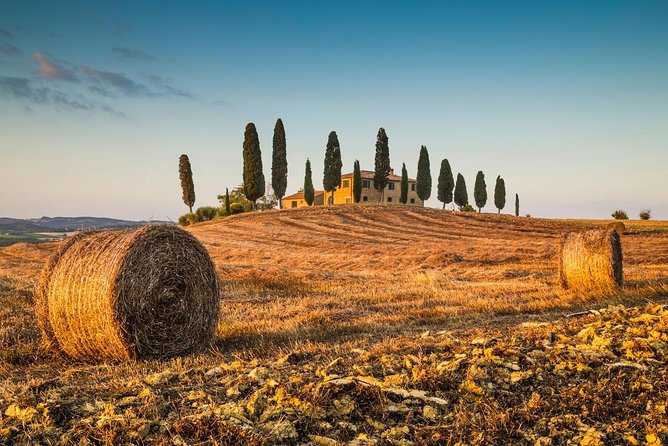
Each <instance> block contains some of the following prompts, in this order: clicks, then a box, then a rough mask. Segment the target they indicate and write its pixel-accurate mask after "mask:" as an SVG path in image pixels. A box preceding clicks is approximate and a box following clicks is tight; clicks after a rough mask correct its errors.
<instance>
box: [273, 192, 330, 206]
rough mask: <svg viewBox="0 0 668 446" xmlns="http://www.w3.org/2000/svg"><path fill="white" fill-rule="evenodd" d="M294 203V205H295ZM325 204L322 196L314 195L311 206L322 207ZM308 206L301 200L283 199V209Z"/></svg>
mask: <svg viewBox="0 0 668 446" xmlns="http://www.w3.org/2000/svg"><path fill="white" fill-rule="evenodd" d="M295 203H296V205H295ZM324 203H325V200H324V196H323V195H316V196H315V197H314V199H313V206H322V205H323V204H324ZM306 206H308V204H306V200H304V199H303V198H288V199H285V198H284V199H283V209H294V208H303V207H306Z"/></svg>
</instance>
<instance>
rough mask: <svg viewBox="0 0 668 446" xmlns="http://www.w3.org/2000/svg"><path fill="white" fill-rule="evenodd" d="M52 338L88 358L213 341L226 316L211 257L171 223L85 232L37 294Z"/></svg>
mask: <svg viewBox="0 0 668 446" xmlns="http://www.w3.org/2000/svg"><path fill="white" fill-rule="evenodd" d="M35 301H36V302H35V303H36V305H35V309H36V313H37V319H38V321H39V325H40V328H41V329H42V333H43V336H44V338H45V340H46V341H47V342H48V343H49V344H51V345H54V346H56V347H57V348H58V349H59V350H61V351H62V352H63V353H65V354H66V355H68V356H70V357H71V358H74V359H78V360H83V361H96V360H127V359H148V358H168V357H173V356H179V355H184V354H188V353H193V352H196V351H198V350H200V349H202V348H204V347H206V346H207V345H209V343H210V341H211V339H212V337H213V335H214V333H215V330H216V326H217V323H218V318H219V311H220V307H219V295H218V278H217V275H216V270H215V266H214V264H213V261H212V260H211V257H210V256H209V254H208V252H207V251H206V249H205V248H204V247H203V246H202V244H201V243H200V242H199V241H198V240H197V239H196V238H195V237H194V236H193V235H192V234H190V233H189V232H187V231H184V230H182V229H179V228H178V227H176V226H171V225H149V226H145V227H143V228H141V229H138V230H127V231H102V232H87V233H80V234H78V235H75V236H74V237H72V238H70V239H68V240H66V241H65V242H63V244H62V245H61V247H60V249H59V250H58V252H56V253H55V254H54V255H53V257H52V258H51V259H50V260H49V262H48V263H47V265H46V267H45V268H44V271H43V272H42V276H41V278H40V281H39V284H38V286H37V289H36V292H35Z"/></svg>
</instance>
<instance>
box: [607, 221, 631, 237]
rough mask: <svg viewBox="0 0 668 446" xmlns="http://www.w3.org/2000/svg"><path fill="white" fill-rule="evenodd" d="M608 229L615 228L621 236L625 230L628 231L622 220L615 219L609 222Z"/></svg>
mask: <svg viewBox="0 0 668 446" xmlns="http://www.w3.org/2000/svg"><path fill="white" fill-rule="evenodd" d="M606 229H613V230H614V231H616V232H617V234H619V236H620V237H621V236H622V235H624V232H625V231H626V225H625V224H624V223H622V222H621V221H613V222H612V223H608V226H607V228H606Z"/></svg>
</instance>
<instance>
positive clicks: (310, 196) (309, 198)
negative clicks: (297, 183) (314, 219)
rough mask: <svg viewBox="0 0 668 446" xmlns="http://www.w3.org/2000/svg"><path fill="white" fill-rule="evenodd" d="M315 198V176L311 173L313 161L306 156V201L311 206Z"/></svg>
mask: <svg viewBox="0 0 668 446" xmlns="http://www.w3.org/2000/svg"><path fill="white" fill-rule="evenodd" d="M314 200H315V190H313V177H312V174H311V161H310V160H309V159H308V158H306V172H305V174H304V201H306V204H308V205H309V206H311V205H312V204H313V201H314Z"/></svg>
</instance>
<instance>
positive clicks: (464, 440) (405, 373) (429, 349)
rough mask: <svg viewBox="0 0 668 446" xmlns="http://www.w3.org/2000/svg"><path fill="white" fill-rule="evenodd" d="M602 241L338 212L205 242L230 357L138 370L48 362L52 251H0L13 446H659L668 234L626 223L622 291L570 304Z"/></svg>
mask: <svg viewBox="0 0 668 446" xmlns="http://www.w3.org/2000/svg"><path fill="white" fill-rule="evenodd" d="M605 224H606V222H604V221H565V220H543V219H534V218H515V217H510V216H505V215H502V216H497V215H494V214H482V215H477V214H467V213H453V212H447V211H440V210H435V209H421V208H420V209H418V208H415V209H412V208H406V207H386V206H340V207H328V208H314V209H303V210H302V209H299V210H286V211H271V212H262V213H254V214H247V215H243V214H242V215H239V216H235V217H229V218H227V219H224V220H217V221H213V222H209V223H203V224H199V225H195V226H193V227H191V228H189V230H191V231H192V233H193V234H194V235H195V236H196V237H197V238H199V239H200V240H201V241H202V242H203V243H204V245H205V246H206V248H207V249H208V250H209V252H210V254H211V256H212V258H213V259H214V262H215V263H216V265H217V268H218V271H219V274H220V277H221V297H222V303H221V305H222V319H221V321H220V325H219V329H218V333H217V339H216V343H215V345H214V346H213V347H212V348H211V349H210V350H209V351H208V352H207V353H205V354H201V355H197V356H193V357H188V358H182V359H174V360H169V361H150V362H138V363H133V364H102V365H99V364H98V365H91V364H79V363H74V362H72V361H69V360H67V359H65V358H61V357H59V356H58V355H56V354H54V353H52V352H49V351H45V350H44V349H42V348H41V347H40V334H39V329H38V328H37V325H36V322H35V318H34V315H33V313H32V287H33V285H34V282H35V279H36V277H37V276H38V274H39V271H40V269H41V267H42V266H43V264H44V262H45V260H46V259H47V258H48V256H49V255H50V253H52V252H53V250H54V249H55V248H56V244H38V245H25V244H19V245H14V246H10V247H7V248H2V249H0V442H5V443H6V444H16V443H24V444H34V443H37V444H39V443H44V444H105V443H106V444H128V443H129V444H175V445H179V444H192V445H195V444H230V445H233V444H320V445H335V444H357V445H367V444H368V445H371V444H375V445H384V444H388V445H395V444H396V445H411V444H414V445H419V444H456V443H460V444H569V443H570V444H646V443H649V444H661V441H662V440H664V441H665V440H667V439H668V423H667V422H666V420H667V419H666V416H667V415H666V407H667V406H668V380H666V378H665V375H666V371H667V370H666V369H667V367H666V365H665V363H664V362H665V360H668V308H664V307H663V304H664V303H666V301H667V300H668V222H635V221H634V222H630V223H628V224H627V231H628V234H626V235H625V236H624V237H623V240H622V243H623V248H624V273H625V280H626V285H625V287H624V289H623V290H622V291H621V292H619V293H616V294H614V295H591V294H580V293H577V292H573V291H565V290H562V289H560V288H559V286H558V280H557V261H556V256H557V253H558V245H559V240H560V237H561V234H562V233H563V232H565V231H570V230H581V229H585V228H590V227H595V226H600V225H605ZM590 309H594V310H595V311H591V312H587V310H590ZM575 313H582V314H575ZM574 314H575V315H574ZM634 442H637V443H634Z"/></svg>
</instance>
